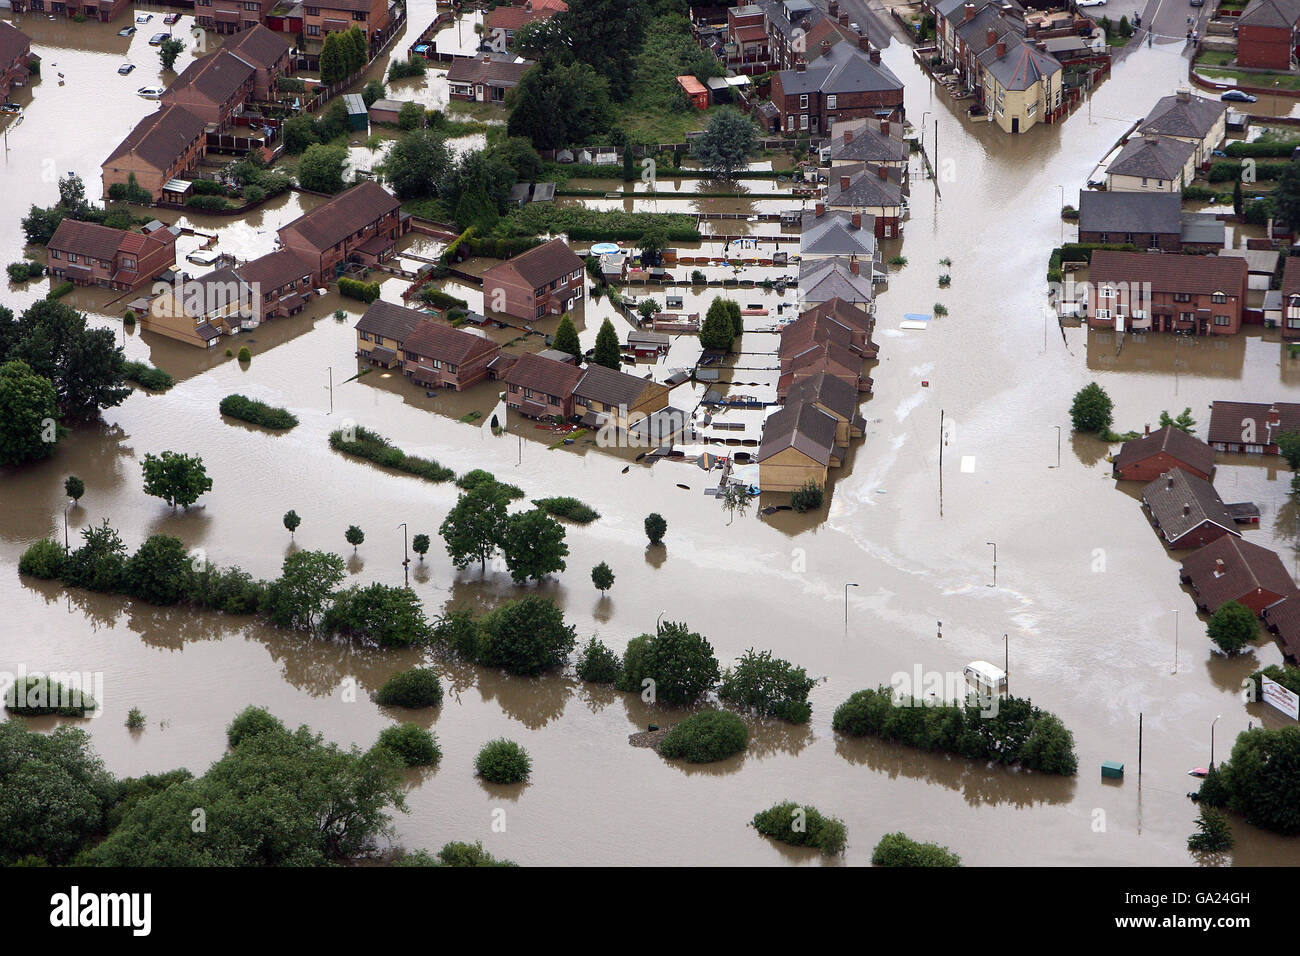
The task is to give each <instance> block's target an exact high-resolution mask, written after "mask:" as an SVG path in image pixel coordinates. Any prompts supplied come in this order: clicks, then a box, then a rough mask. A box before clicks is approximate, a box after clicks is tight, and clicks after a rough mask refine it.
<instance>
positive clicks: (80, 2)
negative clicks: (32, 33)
mask: <svg viewBox="0 0 1300 956" xmlns="http://www.w3.org/2000/svg"><path fill="white" fill-rule="evenodd" d="M130 8H131V4H130V2H129V0H13V4H12V9H13V12H14V13H26V12H27V11H28V10H31V11H32V12H33V13H45V12H46V11H47V10H48V11H49V12H50V13H51V14H54V15H55V16H58V15H59V14H63V15H64V16H66V17H68V18H69V19H71V18H72V17H75V16H76V15H77V14H78V13H80V14H83V15H84V16H85V17H86V19H88V20H98V21H99V22H100V23H108V22H109V21H110V20H113V19H116V18H117V16H118V15H119V14H121V13H123V12H125V11H127V10H129V9H130Z"/></svg>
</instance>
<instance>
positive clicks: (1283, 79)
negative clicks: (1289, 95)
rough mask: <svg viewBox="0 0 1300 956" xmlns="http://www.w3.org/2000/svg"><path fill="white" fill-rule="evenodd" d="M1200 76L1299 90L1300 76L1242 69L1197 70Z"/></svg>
mask: <svg viewBox="0 0 1300 956" xmlns="http://www.w3.org/2000/svg"><path fill="white" fill-rule="evenodd" d="M1196 72H1198V73H1200V74H1201V76H1203V77H1205V78H1206V79H1210V80H1236V81H1237V84H1238V85H1239V86H1251V87H1255V88H1257V89H1269V88H1270V87H1272V86H1274V85H1276V86H1277V88H1278V89H1279V90H1300V76H1290V75H1288V74H1285V73H1247V72H1245V71H1244V70H1218V69H1213V70H1212V69H1205V70H1197V71H1196Z"/></svg>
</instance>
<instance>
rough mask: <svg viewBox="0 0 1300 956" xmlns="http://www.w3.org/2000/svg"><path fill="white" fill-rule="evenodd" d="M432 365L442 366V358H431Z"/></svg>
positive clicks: (435, 366)
mask: <svg viewBox="0 0 1300 956" xmlns="http://www.w3.org/2000/svg"><path fill="white" fill-rule="evenodd" d="M432 365H433V367H434V368H442V359H433V361H432Z"/></svg>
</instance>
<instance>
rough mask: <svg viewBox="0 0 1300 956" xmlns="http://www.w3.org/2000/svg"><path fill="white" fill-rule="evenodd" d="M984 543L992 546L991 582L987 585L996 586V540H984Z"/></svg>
mask: <svg viewBox="0 0 1300 956" xmlns="http://www.w3.org/2000/svg"><path fill="white" fill-rule="evenodd" d="M984 543H985V544H987V545H991V546H992V548H993V583H992V584H990V585H989V587H991V588H995V587H997V586H998V543H997V542H996V541H985V542H984Z"/></svg>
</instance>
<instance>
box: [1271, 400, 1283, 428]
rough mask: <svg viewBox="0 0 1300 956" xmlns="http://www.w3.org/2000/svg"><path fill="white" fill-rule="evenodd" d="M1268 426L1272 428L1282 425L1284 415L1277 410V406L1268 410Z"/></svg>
mask: <svg viewBox="0 0 1300 956" xmlns="http://www.w3.org/2000/svg"><path fill="white" fill-rule="evenodd" d="M1268 424H1269V426H1270V427H1272V428H1276V427H1277V426H1278V425H1281V424H1282V413H1281V412H1279V411H1278V410H1277V406H1276V405H1274V406H1272V407H1271V408H1270V409H1269V410H1268Z"/></svg>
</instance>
